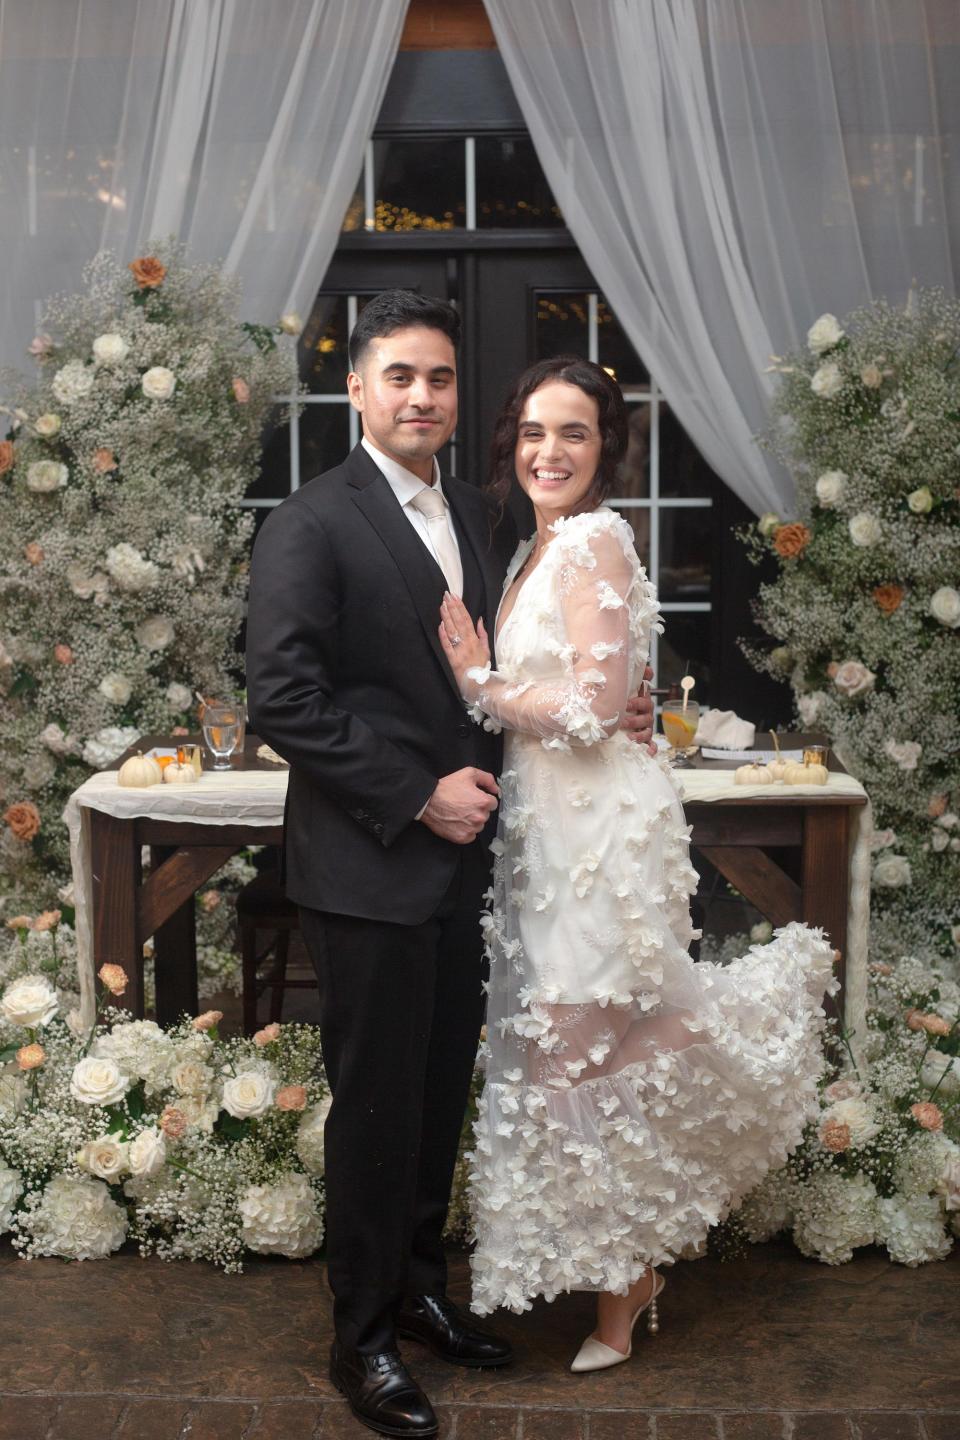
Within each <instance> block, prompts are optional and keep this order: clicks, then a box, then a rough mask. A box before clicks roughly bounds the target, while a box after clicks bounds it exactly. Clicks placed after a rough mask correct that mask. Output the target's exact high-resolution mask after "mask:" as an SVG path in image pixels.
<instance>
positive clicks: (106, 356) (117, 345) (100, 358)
mask: <svg viewBox="0 0 960 1440" xmlns="http://www.w3.org/2000/svg"><path fill="white" fill-rule="evenodd" d="M129 353H130V346H129V345H128V344H127V342H126V340H124V338H123V336H122V335H115V334H112V333H111V334H108V335H98V336H97V338H96V340H94V342H93V358H94V360H96V362H97V364H98V365H119V364H120V363H121V362H122V361H123V360H126V358H127V356H128V355H129Z"/></svg>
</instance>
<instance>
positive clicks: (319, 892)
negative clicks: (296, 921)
mask: <svg viewBox="0 0 960 1440" xmlns="http://www.w3.org/2000/svg"><path fill="white" fill-rule="evenodd" d="M443 488H444V494H445V495H446V496H447V498H448V500H449V502H450V506H451V509H452V512H453V519H454V525H455V527H456V531H457V538H458V541H459V545H460V552H461V558H462V561H463V570H464V601H465V603H466V605H467V608H468V609H469V610H470V612H471V614H472V615H473V617H474V619H475V620H476V618H477V617H478V616H479V615H482V616H483V617H484V622H485V624H486V627H487V631H488V633H489V634H491V635H492V634H493V622H494V618H495V614H496V608H497V605H498V603H499V599H500V593H501V588H502V582H503V576H504V572H505V568H506V564H507V561H508V560H509V558H510V555H511V554H512V552H513V548H514V542H515V534H514V533H513V527H512V524H511V522H510V521H509V519H508V520H507V521H506V523H505V524H502V525H501V526H500V527H499V528H498V529H497V531H496V532H494V533H493V535H491V524H490V509H489V507H488V504H487V502H486V500H485V499H484V497H483V496H482V495H481V493H480V492H479V491H478V490H476V489H475V488H474V487H473V486H471V485H467V484H464V483H463V482H461V481H458V480H454V479H450V478H448V477H447V476H444V478H443ZM445 584H446V582H445V580H444V577H443V573H442V571H441V570H440V568H439V567H438V566H437V564H436V563H435V562H434V560H433V558H432V556H431V555H430V553H429V551H428V550H427V548H426V546H425V545H424V544H423V542H422V541H421V539H420V537H419V536H418V535H417V533H416V531H415V530H414V529H413V527H412V525H411V524H410V521H409V520H408V519H407V517H406V515H404V513H403V509H402V507H401V506H400V504H399V503H398V501H397V499H396V496H395V495H394V493H393V491H392V490H391V489H390V486H389V485H388V483H387V481H386V480H385V478H384V476H383V475H382V474H381V472H380V470H379V469H378V467H377V466H376V464H375V463H374V462H373V460H372V459H371V458H370V456H369V455H368V454H367V452H366V451H365V450H364V449H363V448H362V446H359V445H358V446H357V448H356V449H355V450H353V451H352V452H351V454H350V455H349V456H348V457H347V459H346V460H345V461H344V463H343V464H342V465H339V466H337V467H336V469H334V470H330V471H328V472H327V473H326V474H324V475H321V476H319V477H318V478H317V479H315V480H311V481H310V482H309V483H308V484H307V485H304V486H303V487H302V488H301V489H299V490H297V491H295V492H294V494H292V495H291V496H290V497H289V499H287V500H284V502H283V503H282V504H281V505H279V506H277V508H276V509H275V510H274V511H273V513H272V514H271V515H270V516H269V518H268V519H267V521H266V523H265V524H264V526H263V528H262V530H261V532H260V535H259V537H258V539H257V543H256V546H255V547H254V554H253V567H252V573H251V583H250V609H249V618H248V622H247V697H248V705H249V712H250V724H251V728H252V729H253V730H254V731H255V732H256V733H257V734H258V735H260V736H262V737H263V738H264V739H265V740H267V741H268V742H269V743H270V744H271V745H272V746H273V747H274V749H275V750H277V751H278V752H279V754H281V755H282V756H283V757H284V759H285V760H288V761H289V762H290V781H289V789H288V792H287V811H286V820H285V827H286V828H285V850H286V879H287V894H288V895H289V896H290V898H291V899H292V900H294V901H296V902H297V903H298V904H300V905H305V906H309V907H310V908H312V909H317V910H329V911H333V912H335V913H338V914H343V915H357V916H363V917H366V918H368V919H374V920H394V921H397V922H399V923H401V924H420V923H422V922H423V921H424V920H426V919H428V918H429V916H430V915H431V914H432V913H433V912H434V910H435V909H436V907H437V905H438V904H439V902H440V900H441V899H442V898H443V895H444V894H445V892H446V890H447V887H448V886H449V884H450V881H451V879H452V876H453V872H454V867H455V865H456V863H457V851H458V849H459V847H458V846H456V845H453V844H451V843H449V842H448V841H445V840H441V839H440V838H439V837H438V836H436V835H434V834H433V832H432V831H430V830H429V829H428V828H427V827H426V826H425V825H423V824H421V823H420V822H418V821H416V820H414V816H415V815H416V814H417V813H418V812H419V811H420V809H421V808H422V807H423V805H424V804H425V803H426V801H427V800H428V798H429V797H430V795H431V794H432V793H433V790H434V788H435V786H436V783H437V780H438V779H439V778H440V777H441V776H443V775H448V774H451V773H452V772H453V771H455V770H459V769H461V768H462V767H464V766H466V765H476V766H478V767H479V768H480V769H483V770H488V771H490V772H491V773H493V774H496V773H498V770H499V766H500V744H499V741H498V740H497V738H496V737H494V736H492V735H489V734H488V733H487V732H486V731H484V730H483V729H482V728H481V727H480V726H478V725H475V724H474V723H473V722H472V721H471V720H469V719H468V717H467V714H466V711H465V708H464V705H463V701H462V700H461V698H460V694H459V691H458V689H457V685H456V682H455V680H454V678H453V674H452V672H451V670H450V668H449V666H448V664H447V662H446V659H445V657H444V654H443V651H442V649H441V646H440V642H439V639H438V637H437V628H438V626H439V623H440V601H441V599H442V596H443V591H444V588H445ZM491 833H492V831H491Z"/></svg>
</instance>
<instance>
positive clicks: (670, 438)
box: [660, 404, 717, 498]
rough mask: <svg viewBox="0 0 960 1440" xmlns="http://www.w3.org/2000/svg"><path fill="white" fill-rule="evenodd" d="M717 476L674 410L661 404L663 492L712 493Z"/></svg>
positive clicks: (707, 494) (690, 495)
mask: <svg viewBox="0 0 960 1440" xmlns="http://www.w3.org/2000/svg"><path fill="white" fill-rule="evenodd" d="M716 483H717V477H716V476H715V475H714V473H713V471H712V470H711V469H710V466H709V465H708V464H707V462H706V460H704V458H703V456H702V455H701V454H700V451H699V450H698V449H697V447H696V446H695V445H694V443H693V441H692V440H691V439H690V438H689V436H688V435H687V433H686V431H685V430H684V429H683V427H682V426H681V424H680V422H679V420H678V419H677V418H676V416H675V415H674V414H673V412H672V411H671V410H670V409H669V408H668V407H667V406H666V405H663V404H661V406H660V494H661V495H670V496H675V495H676V496H689V497H691V498H692V497H694V496H704V495H706V496H712V495H713V494H714V491H715V487H716Z"/></svg>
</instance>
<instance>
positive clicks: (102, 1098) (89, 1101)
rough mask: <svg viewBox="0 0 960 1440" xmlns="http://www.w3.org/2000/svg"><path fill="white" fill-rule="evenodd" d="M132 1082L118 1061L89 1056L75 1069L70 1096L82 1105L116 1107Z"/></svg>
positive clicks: (80, 1061)
mask: <svg viewBox="0 0 960 1440" xmlns="http://www.w3.org/2000/svg"><path fill="white" fill-rule="evenodd" d="M129 1088H130V1081H129V1080H128V1079H127V1077H126V1075H124V1074H123V1072H122V1071H121V1069H120V1067H119V1066H118V1065H117V1063H116V1061H114V1060H110V1059H106V1058H104V1057H103V1056H100V1055H87V1056H85V1058H84V1059H83V1060H79V1061H78V1062H77V1064H76V1065H75V1066H74V1067H73V1074H72V1075H71V1077H70V1094H71V1095H72V1096H73V1098H74V1100H79V1101H80V1103H81V1104H82V1105H116V1104H117V1103H118V1102H119V1101H120V1100H122V1099H123V1097H124V1095H126V1093H127V1090H128V1089H129Z"/></svg>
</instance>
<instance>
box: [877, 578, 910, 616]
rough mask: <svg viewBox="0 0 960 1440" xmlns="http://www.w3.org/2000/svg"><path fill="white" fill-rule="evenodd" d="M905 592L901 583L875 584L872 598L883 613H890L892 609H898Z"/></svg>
mask: <svg viewBox="0 0 960 1440" xmlns="http://www.w3.org/2000/svg"><path fill="white" fill-rule="evenodd" d="M906 593H907V592H906V591H905V590H904V588H903V586H902V585H877V586H876V587H875V588H874V592H873V598H874V600H875V601H876V603H877V608H878V609H879V610H882V611H883V613H884V615H892V614H893V612H894V610H899V609H900V606H901V605H902V604H903V597H904V595H905V594H906Z"/></svg>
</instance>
